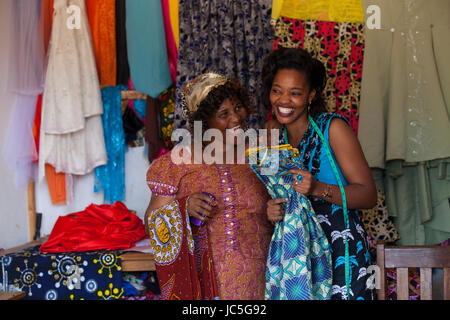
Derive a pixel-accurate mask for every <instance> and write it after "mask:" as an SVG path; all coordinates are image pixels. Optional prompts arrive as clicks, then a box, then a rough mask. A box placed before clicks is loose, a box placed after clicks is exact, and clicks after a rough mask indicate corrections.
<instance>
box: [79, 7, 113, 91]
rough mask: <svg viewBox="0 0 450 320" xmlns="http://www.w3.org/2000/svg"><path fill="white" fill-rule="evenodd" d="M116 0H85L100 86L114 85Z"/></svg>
mask: <svg viewBox="0 0 450 320" xmlns="http://www.w3.org/2000/svg"><path fill="white" fill-rule="evenodd" d="M115 1H116V0H86V9H87V14H88V19H89V24H90V27H91V34H92V41H93V45H94V53H95V61H96V65H97V71H98V78H99V81H100V86H102V87H103V86H115V85H116V64H117V62H116V59H117V56H116V33H115V32H116V7H115Z"/></svg>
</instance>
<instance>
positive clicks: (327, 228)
mask: <svg viewBox="0 0 450 320" xmlns="http://www.w3.org/2000/svg"><path fill="white" fill-rule="evenodd" d="M333 119H341V120H343V121H346V119H345V118H344V117H343V116H340V115H337V114H333V113H322V114H320V115H318V116H316V117H315V118H314V119H313V120H314V122H315V123H316V124H317V126H318V128H319V129H320V130H321V132H322V134H323V136H324V137H325V139H326V140H327V141H329V135H328V129H329V126H330V123H331V121H332V120H333ZM346 123H347V124H348V122H347V121H346ZM284 143H285V142H284V138H283V137H281V138H280V144H284ZM328 143H329V142H328ZM297 149H298V150H299V154H300V160H301V163H302V164H303V165H304V166H305V168H306V169H307V170H308V171H309V172H311V173H312V174H313V177H314V179H316V180H318V181H322V182H325V183H328V184H333V185H337V184H338V182H337V179H336V177H335V176H334V174H333V172H332V169H331V165H330V163H329V160H328V158H327V155H326V152H325V149H324V145H323V143H322V141H321V139H320V137H319V135H318V133H317V132H316V131H315V130H314V128H313V127H312V125H311V124H309V126H308V128H307V130H306V132H305V134H304V135H303V138H302V140H301V141H300V143H299V145H298V147H297ZM332 157H333V159H334V161H336V159H335V156H334V154H333V153H332ZM338 171H339V175H340V176H341V180H342V181H343V185H344V186H345V185H346V184H347V182H346V180H345V178H344V177H343V175H342V172H341V171H340V169H339V168H338ZM308 199H309V200H310V202H311V205H312V208H313V209H314V212H315V213H316V216H317V218H318V220H319V222H320V225H321V227H322V229H323V231H324V233H325V235H326V237H327V239H328V242H329V243H330V245H331V257H332V265H333V285H332V288H331V299H332V300H341V299H344V300H345V299H349V300H372V299H374V297H375V291H374V290H373V289H369V288H368V287H367V284H366V281H367V278H368V276H369V274H367V267H369V266H370V265H371V256H370V253H369V240H368V237H367V233H366V231H365V229H364V225H363V223H362V221H361V219H360V217H359V213H358V211H357V210H348V218H349V225H348V227H349V228H347V226H346V224H345V222H344V214H343V208H342V207H341V206H338V205H335V204H332V203H330V202H327V201H325V200H323V199H321V198H317V197H314V196H308ZM345 236H347V239H348V248H349V262H350V288H349V292H347V290H346V283H345Z"/></svg>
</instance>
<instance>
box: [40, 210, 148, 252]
mask: <svg viewBox="0 0 450 320" xmlns="http://www.w3.org/2000/svg"><path fill="white" fill-rule="evenodd" d="M144 237H146V233H145V228H144V224H143V221H142V220H141V219H140V218H139V217H138V216H136V215H135V214H134V213H133V212H131V211H130V210H128V209H127V207H126V206H125V205H124V204H123V203H122V202H120V201H117V202H115V203H114V204H112V205H107V204H102V205H95V204H91V205H89V206H88V207H87V208H86V209H85V210H84V211H80V212H75V213H71V214H68V215H66V216H62V217H59V218H58V220H57V221H56V223H55V226H54V227H53V230H52V232H51V234H50V237H49V239H48V240H47V241H46V242H45V243H44V244H43V245H42V246H41V247H40V251H41V252H42V253H46V252H73V251H76V252H81V251H94V250H118V249H128V248H130V247H133V246H134V245H135V243H136V242H137V241H139V240H142V239H143V238H144Z"/></svg>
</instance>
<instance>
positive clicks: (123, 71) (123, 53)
mask: <svg viewBox="0 0 450 320" xmlns="http://www.w3.org/2000/svg"><path fill="white" fill-rule="evenodd" d="M125 20H126V5H125V0H116V50H117V52H116V62H117V66H116V70H117V71H116V76H117V79H116V83H117V85H119V84H122V85H127V84H128V80H129V79H130V66H129V64H128V53H127V32H126V29H125V24H126V23H125Z"/></svg>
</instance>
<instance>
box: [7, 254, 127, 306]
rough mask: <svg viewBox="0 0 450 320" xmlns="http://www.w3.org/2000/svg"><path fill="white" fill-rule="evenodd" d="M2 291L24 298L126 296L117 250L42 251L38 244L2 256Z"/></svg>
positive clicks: (53, 298)
mask: <svg viewBox="0 0 450 320" xmlns="http://www.w3.org/2000/svg"><path fill="white" fill-rule="evenodd" d="M0 266H1V268H0V291H23V292H25V294H26V295H25V297H24V298H22V299H23V300H70V301H73V300H115V299H119V298H121V297H122V296H123V288H122V257H121V255H120V253H119V252H117V251H93V252H83V253H80V252H72V253H58V254H55V253H42V252H40V251H39V246H34V247H31V248H27V249H24V250H21V251H19V252H15V253H12V254H8V255H4V256H2V257H0Z"/></svg>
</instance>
